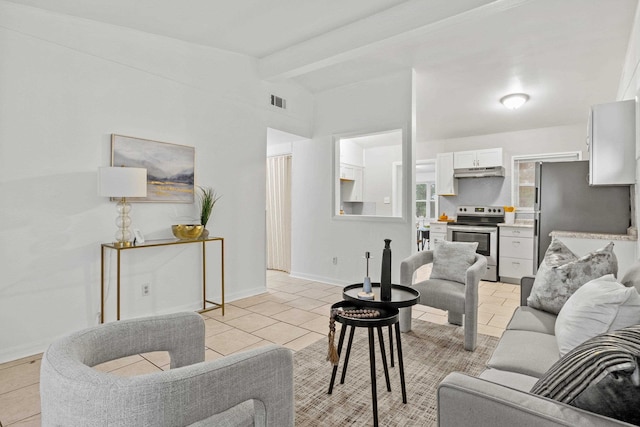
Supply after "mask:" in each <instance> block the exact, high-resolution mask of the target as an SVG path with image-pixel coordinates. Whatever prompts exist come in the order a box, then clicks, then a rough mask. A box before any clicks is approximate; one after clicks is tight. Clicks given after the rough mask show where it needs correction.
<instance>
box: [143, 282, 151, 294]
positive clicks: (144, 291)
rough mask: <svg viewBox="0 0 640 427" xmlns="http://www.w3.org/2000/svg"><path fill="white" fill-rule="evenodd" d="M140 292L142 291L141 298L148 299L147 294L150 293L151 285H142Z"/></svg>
mask: <svg viewBox="0 0 640 427" xmlns="http://www.w3.org/2000/svg"><path fill="white" fill-rule="evenodd" d="M141 290H142V296H143V297H148V296H149V294H150V293H151V283H143V284H142V288H141Z"/></svg>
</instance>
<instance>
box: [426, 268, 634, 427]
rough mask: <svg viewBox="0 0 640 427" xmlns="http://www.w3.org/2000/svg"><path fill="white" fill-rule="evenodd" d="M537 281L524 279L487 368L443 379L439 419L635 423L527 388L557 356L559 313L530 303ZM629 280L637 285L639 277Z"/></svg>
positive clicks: (455, 425)
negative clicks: (518, 305) (536, 393)
mask: <svg viewBox="0 0 640 427" xmlns="http://www.w3.org/2000/svg"><path fill="white" fill-rule="evenodd" d="M639 268H640V263H638V262H636V264H635V265H634V267H632V272H631V274H633V275H636V276H637V275H638V269H639ZM628 274H629V273H628ZM628 274H627V275H628ZM626 277H627V276H625V278H626ZM635 279H637V278H635ZM624 280H625V279H623V283H625V282H624ZM533 282H534V278H533V277H525V278H523V279H522V282H521V286H522V289H521V301H520V304H521V306H520V307H518V309H516V311H515V313H514V314H513V317H512V318H511V321H510V323H509V325H508V326H507V328H506V330H505V332H504V334H503V335H502V337H501V339H500V341H499V343H498V345H497V347H496V349H495V351H494V353H493V355H492V357H491V359H490V360H489V362H488V364H487V369H486V370H485V371H484V372H483V373H482V374H481V375H480V376H479V377H478V378H475V377H471V376H468V375H464V374H461V373H452V374H449V375H448V376H447V377H446V378H445V379H444V380H443V381H442V383H441V384H440V385H439V387H438V423H439V425H440V426H441V427H449V426H450V427H460V426H492V427H500V426H504V427H511V426H535V427H545V426H558V425H560V426H581V427H583V426H594V427H595V426H598V427H602V426H629V425H631V424H627V423H624V422H621V421H618V420H615V419H612V418H608V417H604V416H601V415H598V414H595V413H592V412H588V411H585V410H582V409H579V408H576V407H573V406H570V405H567V404H564V403H560V402H557V401H554V400H551V399H547V398H544V397H540V396H537V395H534V394H531V393H529V390H531V388H532V387H533V385H534V384H535V383H536V382H537V381H538V379H539V378H540V377H542V376H543V375H544V374H545V373H546V372H547V370H549V368H550V367H551V366H552V365H553V364H554V363H555V362H556V361H557V360H559V350H558V344H557V342H556V337H555V322H556V316H555V315H553V314H550V313H547V312H544V311H540V310H536V309H534V308H531V307H528V306H527V297H528V296H529V294H530V292H531V288H532V286H533ZM625 284H626V285H627V286H628V284H627V283H625ZM629 284H633V285H636V289H637V288H638V286H637V280H636V281H635V282H633V283H632V282H629Z"/></svg>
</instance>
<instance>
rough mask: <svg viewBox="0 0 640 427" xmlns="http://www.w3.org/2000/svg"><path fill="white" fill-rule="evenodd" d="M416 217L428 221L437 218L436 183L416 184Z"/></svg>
mask: <svg viewBox="0 0 640 427" xmlns="http://www.w3.org/2000/svg"><path fill="white" fill-rule="evenodd" d="M416 216H417V217H418V218H420V217H424V218H426V219H433V218H435V217H436V183H435V182H422V183H417V184H416Z"/></svg>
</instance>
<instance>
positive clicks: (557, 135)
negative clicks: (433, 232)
mask: <svg viewBox="0 0 640 427" xmlns="http://www.w3.org/2000/svg"><path fill="white" fill-rule="evenodd" d="M586 132H587V116H586V114H585V122H584V123H578V124H575V125H567V126H554V127H548V128H539V129H529V130H523V131H517V132H503V133H496V134H489V135H477V136H470V137H465V138H453V139H444V140H434V141H428V142H421V143H418V144H416V147H415V148H416V158H417V159H426V158H432V157H435V155H436V153H442V152H450V151H454V152H455V151H465V150H474V149H483V148H498V147H502V149H503V155H504V166H505V176H504V178H483V179H482V180H469V179H465V178H463V179H459V180H458V196H447V197H439V199H438V200H439V212H446V213H447V214H452V213H455V207H457V206H458V205H467V204H489V205H496V206H502V205H511V202H512V201H511V176H512V174H511V167H512V157H513V156H516V155H525V154H541V153H555V152H566V151H581V152H582V158H583V159H588V154H587V152H586V151H585V148H586V146H585V137H586V135H587V133H586Z"/></svg>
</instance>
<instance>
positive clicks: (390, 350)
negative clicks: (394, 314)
mask: <svg viewBox="0 0 640 427" xmlns="http://www.w3.org/2000/svg"><path fill="white" fill-rule="evenodd" d="M392 331H393V330H392V329H391V325H389V353H391V367H392V368H393V366H394V365H393V332H392Z"/></svg>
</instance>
